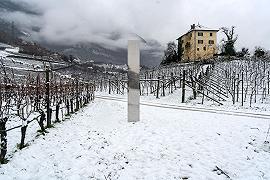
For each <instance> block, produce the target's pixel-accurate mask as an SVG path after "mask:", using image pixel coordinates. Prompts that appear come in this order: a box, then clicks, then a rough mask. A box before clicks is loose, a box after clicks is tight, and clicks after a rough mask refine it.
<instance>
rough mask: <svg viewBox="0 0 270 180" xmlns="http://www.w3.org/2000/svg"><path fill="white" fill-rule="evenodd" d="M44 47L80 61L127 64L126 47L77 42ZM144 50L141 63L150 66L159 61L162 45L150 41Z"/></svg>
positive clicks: (155, 64)
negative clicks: (68, 44)
mask: <svg viewBox="0 0 270 180" xmlns="http://www.w3.org/2000/svg"><path fill="white" fill-rule="evenodd" d="M43 45H44V46H45V47H47V48H49V49H51V50H53V51H57V52H60V53H63V54H66V55H74V56H75V57H78V58H80V59H81V60H82V61H89V60H93V61H95V62H103V63H112V64H127V49H123V48H117V49H116V48H113V49H110V48H106V47H103V46H102V45H100V44H97V43H79V44H76V45H73V46H65V45H55V44H48V43H47V44H43ZM148 48H149V49H146V50H141V64H142V65H144V66H148V67H152V66H157V65H159V64H160V62H161V56H162V52H163V48H162V46H161V45H160V44H159V43H158V42H157V41H154V40H152V41H150V42H149V43H148Z"/></svg>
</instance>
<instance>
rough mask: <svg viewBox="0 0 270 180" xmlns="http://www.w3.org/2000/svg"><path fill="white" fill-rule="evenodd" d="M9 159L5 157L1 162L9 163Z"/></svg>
mask: <svg viewBox="0 0 270 180" xmlns="http://www.w3.org/2000/svg"><path fill="white" fill-rule="evenodd" d="M8 162H9V160H8V159H7V158H4V159H2V160H1V161H0V163H1V164H7V163H8Z"/></svg>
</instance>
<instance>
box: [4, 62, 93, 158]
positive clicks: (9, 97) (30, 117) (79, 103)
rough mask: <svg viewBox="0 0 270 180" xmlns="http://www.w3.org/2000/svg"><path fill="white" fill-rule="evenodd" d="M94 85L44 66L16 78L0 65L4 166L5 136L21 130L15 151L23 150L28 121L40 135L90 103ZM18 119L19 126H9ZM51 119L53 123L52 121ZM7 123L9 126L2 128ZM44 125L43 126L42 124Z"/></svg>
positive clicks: (11, 72) (12, 71)
mask: <svg viewBox="0 0 270 180" xmlns="http://www.w3.org/2000/svg"><path fill="white" fill-rule="evenodd" d="M94 91H95V86H94V84H93V83H89V82H86V81H83V80H82V79H76V78H70V77H68V76H63V75H61V74H60V73H58V72H56V71H53V70H51V69H50V68H49V67H46V69H45V70H43V71H29V70H28V71H27V72H25V73H24V75H20V76H19V77H17V76H16V74H14V70H12V69H7V68H5V67H4V66H2V69H1V76H0V135H1V152H0V161H1V163H5V161H6V159H5V156H6V154H7V143H8V140H7V134H8V132H9V131H12V130H14V129H18V128H20V129H21V139H20V143H19V149H22V148H23V147H25V136H26V131H27V127H28V125H29V124H30V123H32V122H37V123H38V125H39V126H40V130H39V132H40V133H42V134H44V133H45V132H47V131H46V128H50V127H52V126H53V125H52V124H53V123H56V122H60V121H61V120H64V119H65V117H66V116H69V115H70V114H72V113H74V112H76V111H78V110H79V109H80V108H82V107H84V106H85V105H86V104H88V103H89V102H91V101H93V100H94ZM16 118H19V119H20V120H21V122H22V123H21V124H19V125H15V126H14V125H13V124H14V123H12V121H14V119H16ZM53 120H54V121H53ZM7 122H11V123H10V124H11V125H13V126H11V127H9V128H7V127H6V124H7ZM44 123H46V125H45V124H44Z"/></svg>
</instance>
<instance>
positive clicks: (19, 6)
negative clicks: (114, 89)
mask: <svg viewBox="0 0 270 180" xmlns="http://www.w3.org/2000/svg"><path fill="white" fill-rule="evenodd" d="M0 12H22V13H25V14H31V15H35V16H39V13H38V12H37V11H35V10H33V8H31V7H29V5H27V4H24V3H21V2H20V3H18V2H16V1H12V0H0ZM4 17H5V16H3V17H2V18H4ZM40 28H41V27H36V25H34V24H33V27H31V29H29V30H28V31H27V30H26V29H25V28H21V27H18V26H16V24H15V27H14V30H15V32H13V33H15V34H14V35H15V36H16V37H20V38H22V39H24V40H26V41H30V42H32V41H34V42H32V43H38V44H41V45H42V46H44V47H46V48H48V49H50V50H51V51H55V52H59V53H63V54H65V55H73V56H75V57H78V58H80V59H81V60H82V61H85V62H87V61H89V60H94V61H95V62H103V63H112V64H126V63H127V50H126V49H125V48H116V47H113V48H108V46H106V47H104V45H102V44H98V43H91V42H81V43H76V44H73V45H65V44H60V45H59V44H55V43H50V42H47V41H46V42H44V41H42V40H40V39H39V40H33V39H29V38H31V32H33V31H35V33H38V32H39V30H40ZM22 29H23V30H22ZM1 31H2V32H5V33H6V32H11V31H12V23H11V22H8V21H7V20H6V19H1V18H0V33H1ZM25 32H27V33H25ZM110 38H111V39H114V38H116V39H117V38H119V33H115V32H114V33H112V35H111V37H110ZM162 54H163V47H162V46H161V44H160V43H159V42H158V41H156V40H153V39H150V40H147V47H146V49H143V50H141V64H142V65H144V66H148V67H152V66H158V65H159V64H160V62H161V57H162Z"/></svg>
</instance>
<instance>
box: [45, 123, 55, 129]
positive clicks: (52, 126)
mask: <svg viewBox="0 0 270 180" xmlns="http://www.w3.org/2000/svg"><path fill="white" fill-rule="evenodd" d="M47 128H54V125H53V124H51V125H49V126H45V129H47Z"/></svg>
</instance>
